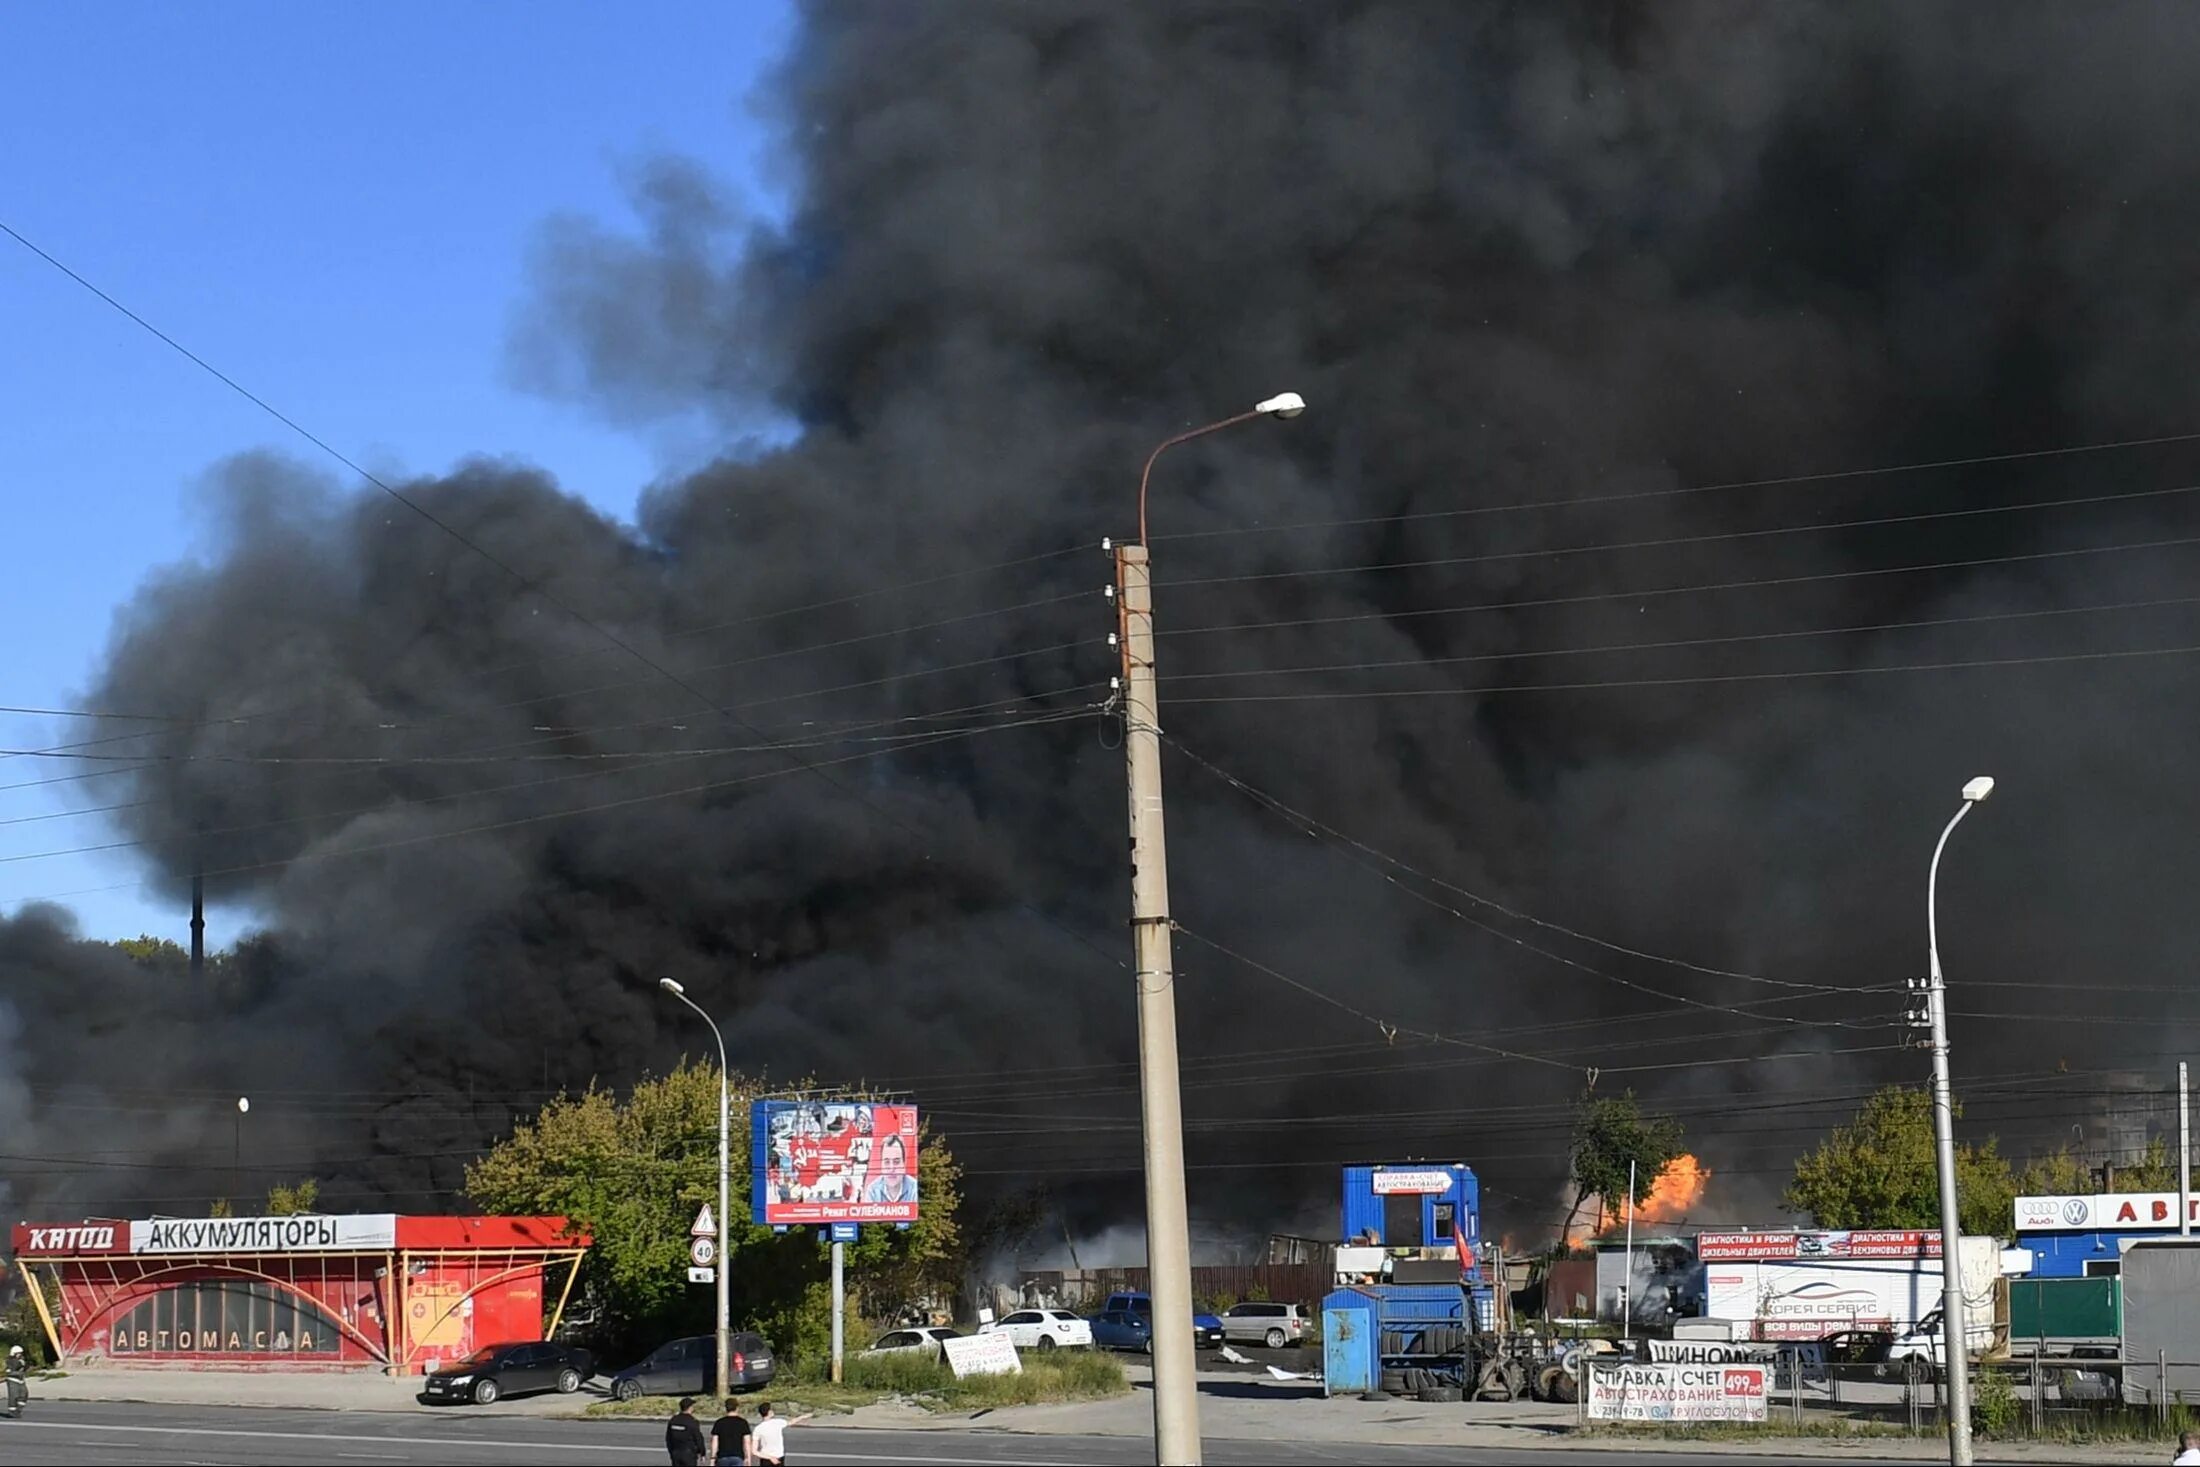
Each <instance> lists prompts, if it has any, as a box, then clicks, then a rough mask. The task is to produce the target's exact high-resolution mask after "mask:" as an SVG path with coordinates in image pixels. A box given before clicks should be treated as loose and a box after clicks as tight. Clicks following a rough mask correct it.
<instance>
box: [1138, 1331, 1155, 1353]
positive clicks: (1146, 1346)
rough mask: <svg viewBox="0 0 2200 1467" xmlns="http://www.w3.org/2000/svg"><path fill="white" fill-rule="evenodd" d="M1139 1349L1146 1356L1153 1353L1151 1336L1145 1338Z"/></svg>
mask: <svg viewBox="0 0 2200 1467" xmlns="http://www.w3.org/2000/svg"><path fill="white" fill-rule="evenodd" d="M1140 1348H1141V1349H1143V1350H1144V1351H1145V1352H1146V1353H1147V1354H1148V1355H1151V1354H1152V1353H1153V1336H1152V1335H1148V1336H1146V1340H1145V1343H1144V1344H1143V1345H1141V1346H1140Z"/></svg>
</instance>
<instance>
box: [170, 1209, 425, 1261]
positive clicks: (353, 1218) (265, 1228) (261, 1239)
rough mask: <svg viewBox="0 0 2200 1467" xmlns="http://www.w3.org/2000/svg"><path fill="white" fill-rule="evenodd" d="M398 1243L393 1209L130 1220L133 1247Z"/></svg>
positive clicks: (341, 1247) (371, 1246)
mask: <svg viewBox="0 0 2200 1467" xmlns="http://www.w3.org/2000/svg"><path fill="white" fill-rule="evenodd" d="M396 1246H397V1214H395V1213H359V1214H348V1215H346V1216H342V1217H315V1216H303V1215H301V1216H296V1217H196V1218H157V1219H154V1220H153V1221H150V1222H132V1223H131V1224H130V1251H131V1252H132V1253H344V1252H351V1251H355V1250H356V1251H362V1252H368V1251H373V1250H376V1249H389V1248H394V1247H396Z"/></svg>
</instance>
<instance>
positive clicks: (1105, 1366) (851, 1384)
mask: <svg viewBox="0 0 2200 1467" xmlns="http://www.w3.org/2000/svg"><path fill="white" fill-rule="evenodd" d="M1023 1365H1024V1368H1023V1370H1022V1372H1021V1373H1019V1374H1016V1375H974V1376H969V1377H967V1378H964V1379H960V1380H958V1379H957V1378H956V1377H955V1374H954V1372H953V1371H951V1370H949V1369H948V1368H947V1365H946V1363H945V1362H943V1361H940V1360H936V1359H932V1358H930V1357H928V1356H924V1355H919V1354H915V1353H911V1354H906V1355H874V1356H862V1355H856V1356H851V1357H850V1358H849V1360H848V1368H847V1379H846V1381H844V1382H843V1383H842V1384H840V1385H834V1384H832V1383H831V1382H829V1381H820V1380H810V1379H806V1378H803V1377H800V1376H797V1377H794V1378H790V1379H783V1380H779V1381H775V1382H773V1383H772V1385H771V1386H770V1388H769V1389H767V1390H763V1391H757V1392H754V1393H752V1394H751V1395H749V1396H746V1397H744V1398H743V1401H744V1404H748V1403H754V1402H757V1401H765V1400H768V1401H770V1402H772V1404H773V1408H774V1409H775V1410H776V1411H777V1412H778V1413H779V1414H780V1415H782V1416H797V1415H800V1414H802V1413H803V1412H805V1411H807V1412H812V1413H814V1414H817V1415H821V1416H823V1415H839V1414H844V1413H846V1412H849V1411H853V1410H855V1409H857V1408H858V1407H861V1406H872V1405H876V1404H878V1403H879V1402H881V1401H895V1400H900V1401H908V1402H910V1403H911V1404H913V1405H917V1406H922V1407H923V1408H924V1409H925V1410H927V1411H981V1410H990V1409H993V1408H994V1407H998V1406H1043V1405H1051V1404H1055V1403H1058V1402H1063V1401H1099V1400H1105V1399H1106V1398H1108V1397H1109V1396H1120V1395H1123V1394H1126V1393H1127V1392H1128V1391H1129V1390H1130V1388H1131V1385H1130V1379H1129V1377H1128V1376H1126V1375H1124V1373H1123V1366H1122V1363H1121V1362H1120V1361H1118V1360H1117V1359H1116V1358H1115V1357H1114V1356H1112V1355H1108V1354H1104V1353H1102V1352H1100V1351H1097V1350H1055V1351H1049V1352H1048V1353H1046V1354H1044V1355H1041V1354H1029V1355H1026V1356H1024V1357H1023ZM678 1405H679V1402H678V1401H676V1400H673V1399H672V1398H671V1397H669V1396H642V1397H639V1398H637V1399H635V1400H632V1401H598V1402H596V1403H595V1404H593V1405H591V1406H590V1407H588V1409H587V1410H586V1411H584V1412H582V1413H581V1414H582V1415H584V1416H655V1417H666V1416H670V1415H671V1414H672V1413H673V1411H674V1409H675V1408H677V1407H678ZM716 1414H717V1412H716V1411H715V1410H712V1411H709V1412H705V1411H703V1410H702V1408H701V1406H700V1405H698V1407H697V1415H698V1416H715V1415H716Z"/></svg>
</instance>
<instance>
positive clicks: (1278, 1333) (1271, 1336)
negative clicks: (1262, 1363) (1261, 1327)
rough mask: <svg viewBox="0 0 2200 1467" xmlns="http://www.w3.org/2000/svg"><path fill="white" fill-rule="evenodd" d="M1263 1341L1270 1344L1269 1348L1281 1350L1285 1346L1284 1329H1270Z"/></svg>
mask: <svg viewBox="0 0 2200 1467" xmlns="http://www.w3.org/2000/svg"><path fill="white" fill-rule="evenodd" d="M1262 1343H1264V1344H1266V1345H1267V1346H1268V1348H1269V1349H1271V1350H1280V1349H1282V1348H1283V1331H1282V1330H1280V1329H1272V1330H1270V1331H1268V1334H1267V1337H1266V1338H1265V1339H1264V1340H1263V1342H1262Z"/></svg>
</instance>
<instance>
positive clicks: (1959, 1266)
mask: <svg viewBox="0 0 2200 1467" xmlns="http://www.w3.org/2000/svg"><path fill="white" fill-rule="evenodd" d="M1993 792H1994V782H1993V780H1991V779H1989V778H1987V777H1986V776H1985V775H1983V774H1982V775H1980V776H1979V777H1978V778H1977V779H1974V780H1972V781H1971V782H1970V783H1969V784H1967V785H1965V786H1964V787H1963V804H1962V805H1961V807H1959V808H1958V809H1957V810H1956V813H1955V817H1954V818H1953V819H1951V820H1950V821H1949V822H1948V828H1947V829H1945V830H1943V831H1941V833H1940V844H1938V845H1936V846H1934V847H1933V864H1932V869H1931V870H1930V872H1928V873H1927V875H1926V878H1925V935H1926V936H1925V940H1926V945H1927V948H1928V951H1929V952H1930V955H1931V957H1932V979H1931V982H1932V987H1931V989H1930V990H1929V991H1928V993H1927V1000H1928V1003H1929V1005H1930V1007H1931V1010H1932V1024H1933V1153H1934V1161H1935V1163H1936V1165H1937V1168H1938V1170H1939V1173H1940V1323H1941V1334H1942V1338H1943V1341H1944V1346H1945V1349H1946V1351H1947V1355H1948V1365H1947V1376H1948V1460H1949V1461H1950V1462H1951V1463H1953V1464H1954V1467H1971V1358H1970V1352H1969V1349H1968V1346H1967V1344H1966V1341H1967V1339H1968V1337H1969V1336H1968V1332H1967V1330H1966V1329H1965V1322H1964V1298H1963V1250H1962V1247H1961V1244H1962V1241H1963V1225H1962V1222H1961V1220H1960V1216H1959V1214H1958V1211H1957V1206H1956V1200H1957V1199H1956V1140H1955V1134H1956V1132H1955V1099H1954V1096H1953V1094H1952V1092H1951V1088H1950V1086H1949V1082H1948V985H1947V981H1946V980H1945V979H1944V978H1942V977H1941V973H1940V916H1939V902H1938V898H1939V893H1940V853H1941V852H1942V851H1944V850H1946V849H1947V848H1948V837H1949V836H1951V835H1954V834H1955V833H1956V827H1957V826H1958V825H1960V824H1962V823H1963V817H1964V816H1966V815H1968V814H1970V813H1971V807H1972V806H1973V805H1976V804H1977V803H1979V801H1981V800H1983V799H1985V798H1986V797H1987V796H1988V795H1990V794H1992V793H1993Z"/></svg>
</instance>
